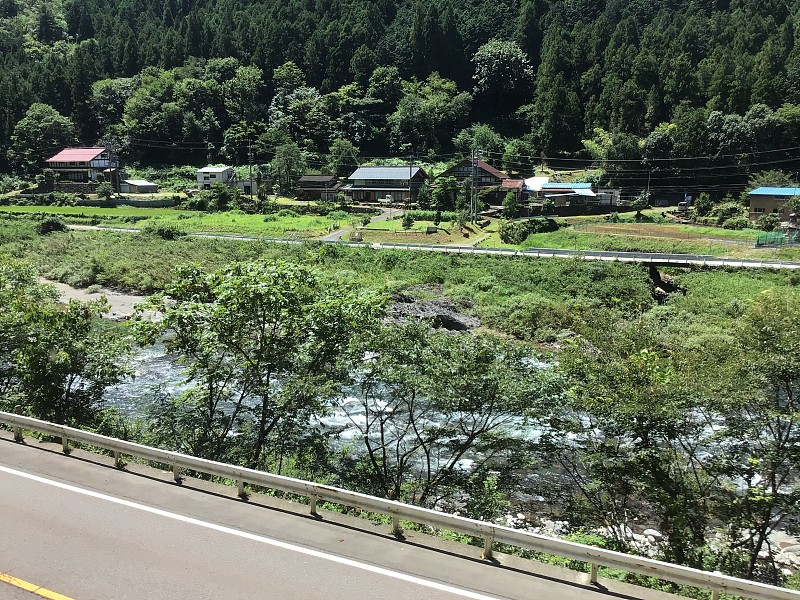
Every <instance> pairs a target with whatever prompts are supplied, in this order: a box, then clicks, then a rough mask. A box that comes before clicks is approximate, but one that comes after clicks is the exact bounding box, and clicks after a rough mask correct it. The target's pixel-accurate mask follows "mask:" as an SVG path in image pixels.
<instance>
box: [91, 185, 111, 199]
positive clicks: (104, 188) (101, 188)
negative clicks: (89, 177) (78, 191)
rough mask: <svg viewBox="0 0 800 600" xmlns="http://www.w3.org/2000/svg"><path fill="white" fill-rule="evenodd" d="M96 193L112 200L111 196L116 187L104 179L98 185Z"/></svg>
mask: <svg viewBox="0 0 800 600" xmlns="http://www.w3.org/2000/svg"><path fill="white" fill-rule="evenodd" d="M95 193H96V194H97V196H98V197H100V198H102V199H103V200H110V199H111V196H113V195H114V188H113V186H112V185H111V184H110V183H108V182H107V181H104V182H103V183H101V184H100V185H98V186H97V191H96V192H95Z"/></svg>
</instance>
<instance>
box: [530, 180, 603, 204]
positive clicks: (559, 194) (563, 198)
mask: <svg viewBox="0 0 800 600" xmlns="http://www.w3.org/2000/svg"><path fill="white" fill-rule="evenodd" d="M537 193H538V195H539V197H541V198H547V199H549V200H552V201H553V203H554V204H555V205H556V206H576V205H579V204H585V203H586V202H587V199H588V201H590V202H591V201H593V200H594V198H595V196H596V195H597V194H595V193H594V191H593V190H592V184H591V183H588V182H585V181H578V182H572V183H556V182H548V183H542V184H540V187H539V190H538V192H537Z"/></svg>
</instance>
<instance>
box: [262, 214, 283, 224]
mask: <svg viewBox="0 0 800 600" xmlns="http://www.w3.org/2000/svg"><path fill="white" fill-rule="evenodd" d="M279 218H280V217H278V215H276V214H268V215H264V223H272V222H273V221H277V220H278V219H279Z"/></svg>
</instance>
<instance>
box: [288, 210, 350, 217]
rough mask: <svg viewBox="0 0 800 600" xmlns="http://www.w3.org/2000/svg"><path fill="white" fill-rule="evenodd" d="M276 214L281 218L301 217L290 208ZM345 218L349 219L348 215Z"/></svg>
mask: <svg viewBox="0 0 800 600" xmlns="http://www.w3.org/2000/svg"><path fill="white" fill-rule="evenodd" d="M275 214H276V215H277V216H279V217H299V216H300V215H298V214H297V213H296V212H295V211H293V210H292V209H290V208H284V209H282V210H279V211H278V212H276V213H275ZM345 217H347V215H346V214H345Z"/></svg>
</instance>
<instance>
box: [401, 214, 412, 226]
mask: <svg viewBox="0 0 800 600" xmlns="http://www.w3.org/2000/svg"><path fill="white" fill-rule="evenodd" d="M413 226H414V217H412V216H411V215H409V214H408V213H406V214H405V215H403V229H411V228H412V227H413Z"/></svg>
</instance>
